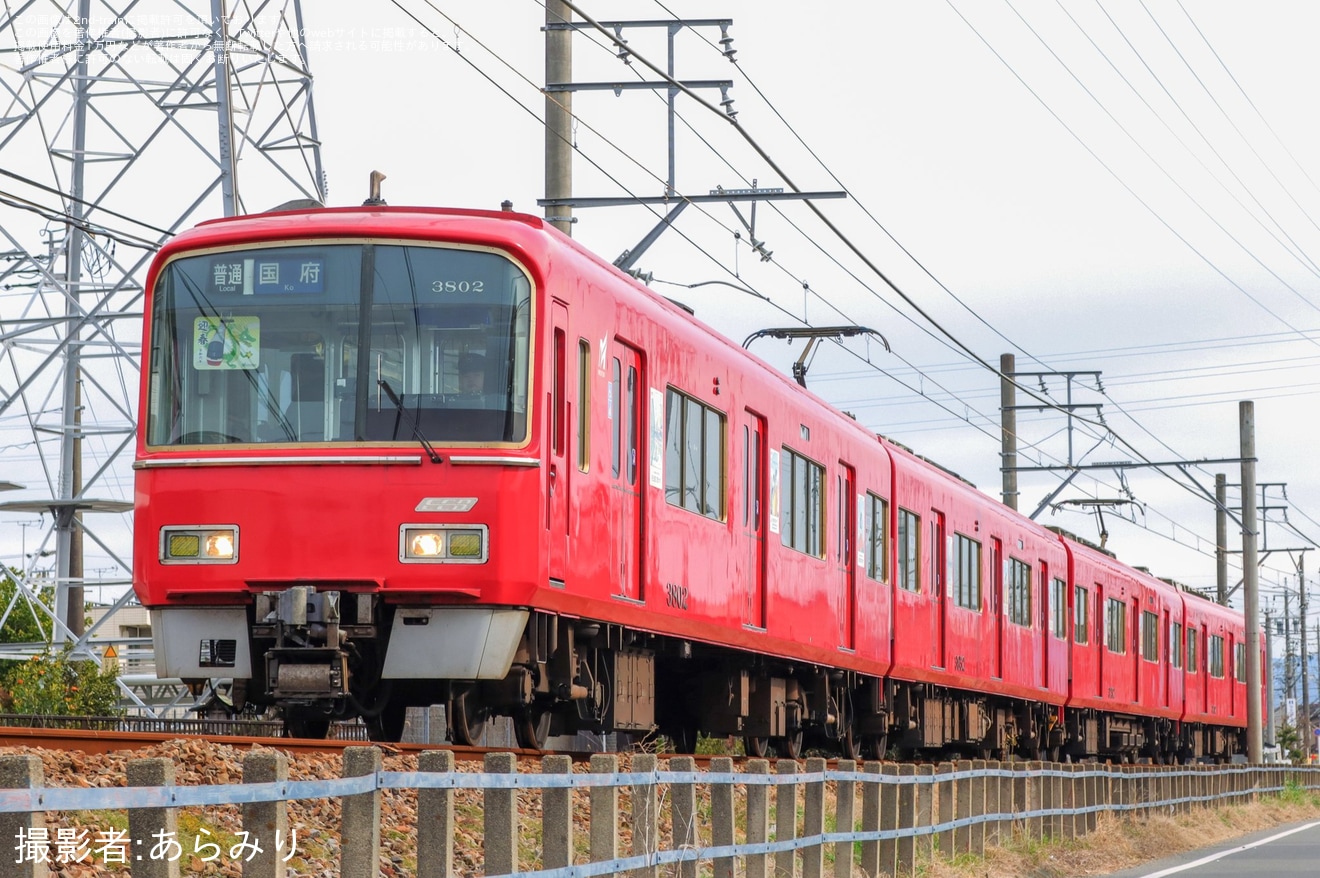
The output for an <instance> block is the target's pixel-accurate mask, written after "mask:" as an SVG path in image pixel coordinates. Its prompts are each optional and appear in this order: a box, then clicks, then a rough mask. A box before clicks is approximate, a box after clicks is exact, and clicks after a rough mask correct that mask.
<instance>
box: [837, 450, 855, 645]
mask: <svg viewBox="0 0 1320 878" xmlns="http://www.w3.org/2000/svg"><path fill="white" fill-rule="evenodd" d="M856 487H857V477H856V473H855V471H854V470H853V468H852V467H851V466H849V465H848V464H846V463H844V462H843V461H839V490H838V492H837V493H838V498H839V510H838V519H839V520H838V530H837V532H836V533H837V537H836V546H835V557H836V558H837V559H838V566H839V573H840V580H839V581H840V584H841V586H842V589H843V595H842V599H841V600H840V601H839V646H841V647H843V648H844V649H854V648H855V647H856V631H857V625H856V612H857V611H856V608H857V553H856V552H855V551H853V543H852V541H853V535H854V534H855V533H857V491H856Z"/></svg>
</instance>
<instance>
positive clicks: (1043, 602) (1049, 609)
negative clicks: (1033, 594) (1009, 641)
mask: <svg viewBox="0 0 1320 878" xmlns="http://www.w3.org/2000/svg"><path fill="white" fill-rule="evenodd" d="M1039 582H1040V600H1039V601H1037V602H1036V603H1037V605H1038V606H1039V607H1040V634H1038V635H1036V644H1037V649H1039V650H1040V652H1039V653H1038V654H1039V655H1040V661H1038V662H1037V663H1036V664H1037V665H1038V666H1039V667H1040V674H1039V676H1038V677H1037V679H1036V685H1037V686H1039V687H1040V688H1042V689H1048V688H1049V686H1050V653H1051V652H1052V650H1051V649H1050V645H1051V640H1050V638H1051V637H1053V635H1054V631H1053V626H1051V625H1050V614H1051V613H1053V612H1055V608H1054V604H1053V603H1051V602H1052V601H1053V600H1054V598H1055V595H1053V594H1051V589H1050V567H1049V565H1048V564H1046V563H1045V562H1044V561H1041V562H1040V579H1039ZM1035 587H1036V584H1035V583H1032V584H1031V588H1032V589H1034V588H1035Z"/></svg>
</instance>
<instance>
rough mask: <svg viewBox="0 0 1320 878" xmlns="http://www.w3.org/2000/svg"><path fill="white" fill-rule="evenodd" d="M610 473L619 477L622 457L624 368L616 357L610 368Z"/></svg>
mask: <svg viewBox="0 0 1320 878" xmlns="http://www.w3.org/2000/svg"><path fill="white" fill-rule="evenodd" d="M610 370H611V371H610V401H609V402H610V406H609V407H610V472H611V473H612V474H613V475H614V477H615V478H616V479H617V478H618V477H619V456H620V445H621V444H622V443H621V441H620V432H621V430H622V429H623V424H622V423H620V422H621V421H622V420H623V418H622V417H621V416H620V414H621V413H620V411H619V406H620V405H621V404H622V400H621V398H620V397H622V395H623V394H622V393H621V391H622V390H623V388H622V387H620V386H619V385H620V384H621V383H622V367H621V366H620V365H619V358H618V357H615V358H614V360H613V362H612V365H611V366H610Z"/></svg>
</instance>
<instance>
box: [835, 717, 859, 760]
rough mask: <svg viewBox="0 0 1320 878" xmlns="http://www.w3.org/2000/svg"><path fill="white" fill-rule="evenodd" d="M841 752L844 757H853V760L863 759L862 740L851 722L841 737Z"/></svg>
mask: <svg viewBox="0 0 1320 878" xmlns="http://www.w3.org/2000/svg"><path fill="white" fill-rule="evenodd" d="M839 752H840V754H841V756H842V757H843V758H844V759H851V760H852V761H853V762H860V761H861V760H862V742H861V739H860V737H859V736H858V734H857V732H856V730H855V729H854V727H853V726H852V724H851V723H849V725H848V728H847V729H845V730H844V732H843V736H842V737H840V738H839Z"/></svg>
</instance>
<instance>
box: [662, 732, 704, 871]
mask: <svg viewBox="0 0 1320 878" xmlns="http://www.w3.org/2000/svg"><path fill="white" fill-rule="evenodd" d="M669 770H670V771H674V772H679V773H681V774H691V773H694V772H695V771H696V770H697V760H695V759H693V758H692V757H691V756H675V757H673V758H672V759H670V760H669ZM669 794H670V795H671V796H672V797H673V800H674V801H673V805H672V806H671V814H672V822H673V827H674V828H673V835H674V848H675V850H695V849H697V848H699V847H701V845H699V844H698V843H697V788H696V785H695V784H690V783H676V784H671V785H670V787H669ZM678 876H679V878H697V861H696V860H684V861H682V862H680V863H679V864H678Z"/></svg>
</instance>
